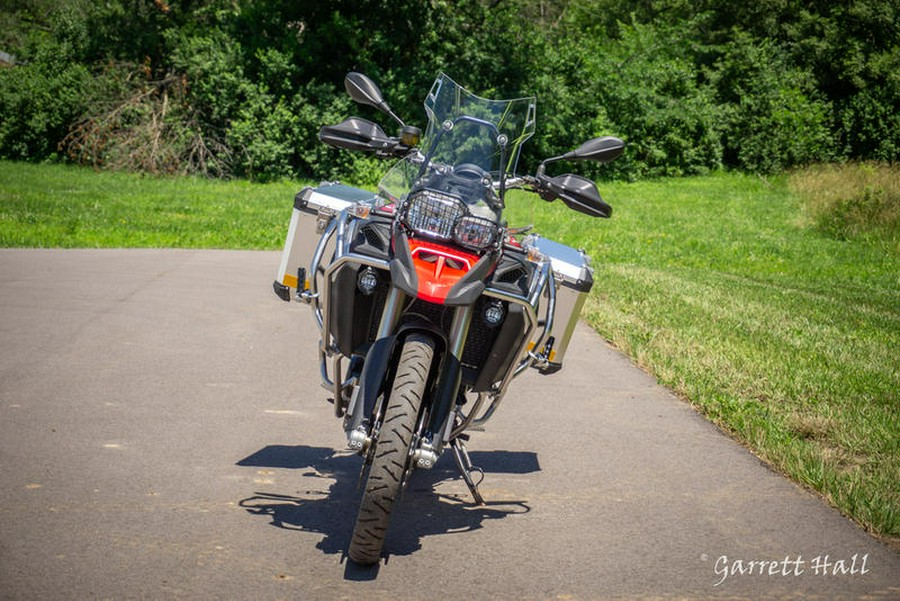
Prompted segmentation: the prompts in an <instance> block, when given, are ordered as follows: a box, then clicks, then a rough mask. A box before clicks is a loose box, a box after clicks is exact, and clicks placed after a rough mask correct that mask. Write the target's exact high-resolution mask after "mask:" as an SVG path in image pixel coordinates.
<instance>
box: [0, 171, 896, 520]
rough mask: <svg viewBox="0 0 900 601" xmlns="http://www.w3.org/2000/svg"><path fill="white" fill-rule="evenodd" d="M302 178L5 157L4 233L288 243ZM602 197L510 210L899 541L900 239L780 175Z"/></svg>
mask: <svg viewBox="0 0 900 601" xmlns="http://www.w3.org/2000/svg"><path fill="white" fill-rule="evenodd" d="M300 187H301V184H299V183H279V184H269V185H250V184H247V183H245V182H210V181H204V180H171V179H154V178H144V177H140V176H134V175H124V174H112V173H94V172H92V171H88V170H83V169H75V168H67V167H61V166H34V165H21V164H13V163H0V246H57V247H59V246H62V247H70V246H82V247H110V246H177V247H207V248H263V249H277V248H280V247H281V245H282V243H283V240H284V234H285V231H286V227H287V219H288V216H289V213H290V206H291V199H292V197H293V195H294V193H295V192H296V191H297V190H299V188H300ZM601 192H602V193H603V195H604V197H605V198H606V199H607V200H608V201H609V202H610V203H611V204H612V205H613V206H614V208H615V213H614V215H613V218H612V219H611V220H608V221H607V220H596V219H591V218H588V217H585V216H582V215H579V214H576V213H573V212H571V211H568V210H566V209H565V208H564V207H563V206H562V205H561V204H560V203H553V204H547V203H544V202H543V201H540V200H539V199H537V198H536V197H532V196H527V195H524V194H522V195H515V196H513V197H512V198H511V199H510V202H509V205H510V207H509V210H508V212H507V217H508V218H509V221H510V223H511V224H512V225H523V224H526V223H533V224H535V225H536V226H537V229H538V230H539V231H541V232H543V233H544V234H545V235H547V236H549V237H554V238H556V239H558V240H560V241H562V242H565V243H567V244H569V245H571V246H576V247H582V248H585V249H586V250H587V251H588V253H589V254H590V255H591V256H592V257H593V265H594V269H595V273H594V280H595V285H594V289H593V291H592V293H591V296H590V298H589V301H588V304H587V305H586V310H585V318H586V319H587V320H588V322H590V323H591V324H592V325H593V326H594V327H595V328H596V329H597V330H598V331H599V332H600V333H601V334H602V335H603V336H604V337H606V338H607V339H608V340H610V341H611V342H612V343H613V344H615V345H616V346H617V347H619V348H620V349H622V350H623V351H624V352H626V353H627V354H629V355H630V356H631V357H632V358H633V359H634V360H635V361H636V362H637V363H638V364H639V365H641V366H642V367H643V368H645V369H646V370H648V371H649V372H651V373H653V374H654V375H655V376H656V377H657V378H658V379H659V380H660V381H661V382H662V383H664V384H665V385H667V386H668V387H670V388H671V389H673V390H674V391H676V392H677V393H678V394H679V395H681V396H682V397H683V398H685V399H687V400H689V401H690V402H691V403H692V404H693V405H694V406H696V407H697V408H698V410H700V411H701V412H703V413H704V414H706V415H707V416H709V418H710V419H712V420H713V421H715V422H716V423H717V424H719V425H720V426H721V427H722V428H724V429H725V430H727V431H729V432H731V433H732V434H733V435H734V436H735V437H736V438H737V439H739V440H741V441H743V442H744V443H745V444H746V445H747V446H748V447H750V448H751V449H752V450H753V451H754V452H755V453H756V454H757V455H759V456H760V457H762V458H764V459H765V460H766V461H767V462H769V463H770V464H771V465H773V466H774V467H775V468H776V469H778V470H780V471H782V472H784V473H786V474H788V475H789V476H790V477H792V478H794V479H795V480H797V481H799V482H802V483H804V484H806V485H808V486H810V487H811V488H813V489H815V490H818V491H820V492H821V493H822V494H823V495H824V496H825V497H826V498H828V499H829V500H830V501H831V502H832V503H833V504H835V505H836V506H837V507H839V508H840V509H841V510H843V511H844V512H845V513H847V514H848V515H850V516H852V517H853V518H854V519H856V520H857V521H859V522H860V523H861V524H863V525H865V526H866V527H867V528H869V529H870V530H872V531H874V532H877V533H880V534H884V535H887V536H890V537H898V536H900V254H898V245H897V243H896V240H895V239H891V238H884V237H878V236H875V237H873V236H865V237H854V236H842V237H834V236H829V235H827V233H822V231H821V230H820V229H815V228H814V227H812V226H811V225H809V219H808V217H806V216H805V214H806V211H805V208H804V207H803V206H801V202H800V199H799V196H798V195H797V194H796V193H795V192H792V188H791V187H789V186H788V182H787V179H786V178H780V179H774V180H771V181H768V182H767V181H764V180H762V179H760V178H757V177H752V176H742V175H730V174H729V175H725V174H720V175H713V176H709V177H702V178H689V179H678V180H665V181H652V182H643V183H637V184H601ZM598 377H602V374H601V375H599V376H598ZM710 459H711V460H715V458H710Z"/></svg>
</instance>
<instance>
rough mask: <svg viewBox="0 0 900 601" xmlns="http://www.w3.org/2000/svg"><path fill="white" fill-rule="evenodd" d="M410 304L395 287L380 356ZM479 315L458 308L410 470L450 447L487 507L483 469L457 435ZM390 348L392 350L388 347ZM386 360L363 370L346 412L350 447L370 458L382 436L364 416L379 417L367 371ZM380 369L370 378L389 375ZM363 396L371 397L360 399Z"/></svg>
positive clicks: (425, 465)
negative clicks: (466, 356) (468, 351)
mask: <svg viewBox="0 0 900 601" xmlns="http://www.w3.org/2000/svg"><path fill="white" fill-rule="evenodd" d="M405 301H406V294H405V293H404V292H403V291H402V290H400V289H398V288H396V287H391V289H390V292H389V293H388V297H387V299H386V301H385V306H384V310H383V311H382V315H381V321H380V323H379V327H378V332H377V335H376V337H375V338H376V342H375V344H374V345H373V347H372V348H373V350H375V349H377V350H375V352H376V353H381V352H391V351H392V348H393V345H392V344H390V343H388V344H384V345H381V344H379V341H384V342H386V343H387V342H388V340H389V339H391V338H392V337H393V336H394V333H395V332H396V331H397V326H398V325H399V323H400V318H401V316H402V313H403V305H404V303H405ZM474 312H475V308H474V306H473V305H464V306H459V307H456V309H455V310H454V314H453V322H452V323H451V326H450V332H449V334H448V336H447V348H446V352H445V354H444V357H443V359H442V361H441V363H440V367H439V369H440V373H439V375H438V377H437V382H436V384H435V388H434V395H433V397H432V402H431V411H430V412H429V415H428V421H427V423H423V428H422V430H423V432H421V433H417V435H416V437H415V439H414V441H415V442H414V445H413V448H412V449H411V454H410V457H409V461H410V465H409V470H408V472H409V471H411V470H412V469H414V468H421V469H430V468H432V467H434V464H435V463H436V462H437V459H438V457H439V456H440V454H441V453H442V451H443V448H444V445H446V444H449V445H450V446H451V448H452V450H453V454H454V458H455V459H456V463H457V466H458V468H459V471H460V473H461V474H462V476H463V479H464V480H465V482H466V485H467V486H468V487H469V490H470V491H471V492H472V495H473V497H474V498H475V501H476V502H477V503H479V504H483V503H484V501H483V499H482V498H481V495H480V494H479V492H478V489H477V484H476V483H475V482H474V481H473V479H472V474H473V473H477V472H479V471H480V470H478V468H475V467H473V466H472V463H471V461H470V460H469V456H468V453H467V452H466V448H465V443H464V440H463V438H464V437H460V436H456V437H454V436H452V433H453V432H454V427H455V425H456V421H457V408H456V400H457V398H458V394H459V387H460V382H461V380H462V354H463V349H464V348H465V346H466V340H467V338H468V335H469V327H470V326H471V324H472V316H473V315H474ZM388 346H390V347H391V348H390V349H388V348H386V347H388ZM371 352H373V351H370V353H371ZM386 359H387V357H384V356H378V357H375V356H370V357H369V358H368V360H367V361H366V362H365V365H364V368H363V372H364V373H363V376H362V377H361V379H360V381H359V385H358V386H357V387H356V390H355V391H354V394H353V398H352V399H351V401H350V407H349V408H348V411H347V416H346V420H345V428H346V430H347V438H348V445H349V446H350V448H351V449H353V450H356V451H358V452H360V453H362V454H366V452H367V451H369V450H370V449H371V444H372V442H373V439H374V438H375V437H377V432H376V431H375V430H377V429H378V424H376V423H373V424H369V426H368V427H366V425H364V424H363V420H364V417H365V416H368V415H372V414H374V413H377V411H376V410H375V406H374V400H375V399H374V398H373V397H374V396H376V395H375V394H373V393H374V392H375V387H374V386H372V384H373V382H371V381H369V380H370V378H369V377H367V376H369V374H366V373H365V371H366V366H369V367H372V366H376V365H380V364H383V363H384V361H385V360H386ZM375 371H377V372H380V373H379V374H378V375H377V376H376V375H375V374H371V376H375V377H377V378H379V379H381V378H383V377H384V375H385V370H384V369H383V368H382V369H378V368H375ZM360 396H364V397H366V398H360ZM408 472H407V473H408Z"/></svg>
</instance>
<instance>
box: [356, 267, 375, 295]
mask: <svg viewBox="0 0 900 601" xmlns="http://www.w3.org/2000/svg"><path fill="white" fill-rule="evenodd" d="M376 286H378V276H377V275H376V274H375V270H374V269H372V268H371V267H366V268H365V269H363V270H362V271H360V272H359V276H357V278H356V287H357V288H358V289H359V291H360V292H362V293H363V294H365V295H366V296H369V295H370V294H372V293H373V292H375V287H376Z"/></svg>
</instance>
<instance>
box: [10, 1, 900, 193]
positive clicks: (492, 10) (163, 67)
mask: <svg viewBox="0 0 900 601" xmlns="http://www.w3.org/2000/svg"><path fill="white" fill-rule="evenodd" d="M2 2H3V4H4V5H6V6H5V8H4V10H3V11H2V12H0V51H2V52H4V53H6V55H8V56H6V58H7V60H0V63H5V64H4V65H3V68H0V158H4V159H12V160H26V161H46V160H58V161H72V162H76V163H82V164H88V165H94V166H97V167H100V168H113V169H129V170H137V171H143V172H150V173H201V174H205V175H209V176H217V177H232V176H236V177H247V178H251V179H257V180H266V179H273V178H280V177H304V178H335V177H338V176H340V177H343V178H345V179H353V180H354V181H359V182H372V181H374V180H375V179H376V178H377V174H378V173H379V170H380V169H381V168H382V166H381V165H379V164H378V163H377V162H376V161H375V160H374V159H372V158H371V157H364V156H360V155H354V154H352V153H347V152H341V151H336V150H333V149H329V148H327V147H325V146H324V145H322V144H321V143H319V142H318V141H317V140H316V134H317V132H318V128H319V126H321V125H323V124H326V123H336V122H338V121H339V120H341V119H342V118H344V117H346V116H348V115H350V114H354V113H356V114H361V116H364V117H368V118H372V119H376V120H378V116H377V114H376V113H375V111H374V109H369V108H368V107H358V106H353V105H352V104H351V102H350V101H349V99H347V98H346V96H345V94H344V92H343V85H342V80H343V76H344V74H345V73H346V72H348V71H351V70H355V71H362V72H365V73H367V74H368V75H369V76H371V77H372V78H373V79H375V80H376V81H377V82H378V83H379V84H380V86H381V87H382V89H383V90H384V92H385V95H386V97H387V99H388V100H389V102H390V104H391V106H392V107H393V108H394V111H395V112H397V113H398V114H400V115H401V116H403V117H404V118H405V119H406V120H407V121H408V122H410V123H418V124H420V125H424V124H423V123H422V121H424V111H423V109H422V105H421V102H422V100H423V98H424V95H425V93H426V92H427V90H428V89H429V86H430V84H431V82H432V81H433V79H434V77H435V76H436V75H437V74H438V73H439V72H444V73H447V74H448V75H449V76H450V77H452V78H453V79H455V80H456V81H458V82H459V83H461V84H462V85H464V86H466V87H467V88H468V89H470V90H472V91H473V92H475V93H477V94H479V95H480V96H486V97H498V98H512V97H520V96H523V95H532V94H533V95H536V96H537V97H538V128H537V133H536V134H535V137H534V138H533V139H532V141H531V142H529V143H528V144H527V145H526V147H525V149H524V151H523V159H522V161H523V163H525V164H527V165H529V166H530V167H533V166H534V164H536V162H537V161H538V160H540V158H543V157H547V156H552V155H556V154H560V153H561V152H563V151H565V150H568V149H569V148H571V147H574V146H576V145H577V144H578V143H580V142H582V141H583V140H585V139H587V138H590V137H593V136H597V135H617V136H619V137H621V138H623V139H624V140H626V142H627V143H628V147H627V151H626V153H625V155H624V156H623V158H622V159H620V160H619V161H617V162H616V163H615V164H613V165H610V166H605V167H602V168H601V167H598V166H592V167H589V169H595V171H594V172H593V173H590V175H593V176H595V177H616V178H623V179H638V178H642V177H656V176H673V175H674V176H677V175H690V174H699V173H704V172H708V171H711V170H717V169H721V168H729V169H739V170H744V171H750V172H758V173H773V172H778V171H781V170H784V169H788V168H791V167H794V166H798V165H805V164H809V163H816V162H833V161H843V160H848V159H854V160H876V161H886V162H893V161H896V160H897V157H898V153H900V23H898V17H900V5H898V2H897V0H828V1H818V0H757V1H756V2H728V1H725V0H637V1H634V0H459V1H451V0H390V1H387V0H318V1H316V2H313V1H311V0H180V1H179V0H106V1H104V2H94V1H92V0H2ZM3 58H4V55H0V59H3ZM381 122H382V124H383V125H386V126H391V127H392V125H391V124H390V123H389V122H388V121H385V120H382V121H381ZM523 163H520V165H521V164H523Z"/></svg>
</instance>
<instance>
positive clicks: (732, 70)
mask: <svg viewBox="0 0 900 601" xmlns="http://www.w3.org/2000/svg"><path fill="white" fill-rule="evenodd" d="M713 79H714V81H715V82H716V85H717V87H718V90H719V95H720V98H721V99H722V100H724V101H725V104H724V106H725V107H726V111H727V114H728V116H729V118H728V124H727V127H726V130H725V135H724V145H725V153H726V160H728V162H729V163H731V164H735V163H737V164H738V165H740V166H741V167H742V168H744V169H749V170H752V171H757V172H763V173H772V172H775V171H780V170H781V169H784V168H786V167H789V166H792V165H803V164H808V163H812V162H817V161H827V160H829V159H831V158H833V157H834V156H835V154H836V136H834V134H833V127H832V119H831V115H832V111H831V106H830V104H829V103H828V102H827V101H825V100H823V99H822V98H821V95H820V94H819V93H818V91H817V89H816V88H815V82H814V81H813V77H812V75H811V74H810V73H807V72H805V71H803V70H801V69H799V68H796V67H792V66H790V65H789V64H787V63H786V61H785V60H784V59H783V58H782V57H781V55H780V53H779V52H778V50H777V48H776V47H775V46H774V44H773V43H771V42H770V41H767V40H762V41H758V40H754V39H752V38H750V37H749V36H747V35H745V34H738V35H736V36H735V37H734V41H733V42H732V44H730V45H729V46H728V49H727V52H726V53H725V54H724V56H723V57H722V58H721V59H720V60H719V62H718V63H717V64H716V69H715V71H714V75H713Z"/></svg>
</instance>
